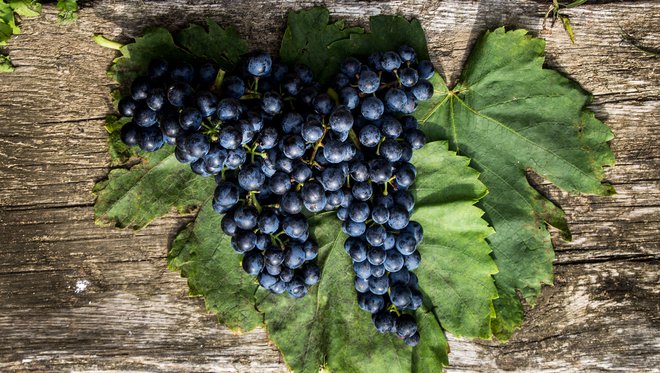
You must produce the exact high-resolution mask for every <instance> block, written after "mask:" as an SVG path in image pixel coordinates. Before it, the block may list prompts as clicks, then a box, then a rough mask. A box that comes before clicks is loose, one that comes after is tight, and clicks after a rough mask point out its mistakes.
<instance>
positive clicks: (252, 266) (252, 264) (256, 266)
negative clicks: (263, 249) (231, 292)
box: [241, 250, 264, 276]
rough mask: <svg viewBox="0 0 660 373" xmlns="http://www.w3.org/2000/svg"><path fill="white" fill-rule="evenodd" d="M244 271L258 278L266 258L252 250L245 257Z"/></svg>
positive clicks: (243, 262)
mask: <svg viewBox="0 0 660 373" xmlns="http://www.w3.org/2000/svg"><path fill="white" fill-rule="evenodd" d="M241 264H242V265H243V269H244V270H245V272H247V274H248V275H250V276H256V275H258V274H259V272H261V270H262V269H263V268H264V257H263V256H262V255H261V253H260V252H259V251H256V250H252V251H249V252H247V253H246V254H245V256H243V261H242V263H241Z"/></svg>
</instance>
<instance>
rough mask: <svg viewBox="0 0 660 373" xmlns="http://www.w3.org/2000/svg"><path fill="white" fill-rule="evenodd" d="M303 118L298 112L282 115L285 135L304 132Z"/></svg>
mask: <svg viewBox="0 0 660 373" xmlns="http://www.w3.org/2000/svg"><path fill="white" fill-rule="evenodd" d="M302 124H303V117H302V115H300V114H298V113H296V112H288V113H285V114H284V115H282V120H281V125H282V131H283V132H284V133H289V134H296V133H300V132H302Z"/></svg>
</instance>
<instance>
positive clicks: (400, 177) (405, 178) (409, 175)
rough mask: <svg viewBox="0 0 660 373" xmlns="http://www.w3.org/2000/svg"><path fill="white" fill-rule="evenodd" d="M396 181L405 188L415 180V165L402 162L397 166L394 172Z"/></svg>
mask: <svg viewBox="0 0 660 373" xmlns="http://www.w3.org/2000/svg"><path fill="white" fill-rule="evenodd" d="M394 176H395V177H396V181H397V183H398V184H399V185H400V186H402V187H404V188H407V187H409V186H411V185H412V184H413V183H414V182H415V177H416V176H417V170H416V169H415V166H413V165H412V164H410V163H404V164H403V165H401V167H399V169H398V170H397V171H396V172H395V173H394Z"/></svg>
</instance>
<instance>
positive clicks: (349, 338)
mask: <svg viewBox="0 0 660 373" xmlns="http://www.w3.org/2000/svg"><path fill="white" fill-rule="evenodd" d="M447 147H448V145H447V143H446V142H440V141H439V142H432V143H429V144H427V145H426V146H425V147H424V148H423V149H421V150H419V151H417V152H416V153H415V155H414V158H413V163H414V164H415V166H416V167H417V170H418V177H417V182H416V183H415V185H414V189H413V191H414V193H415V195H416V197H417V201H418V204H417V209H416V211H415V212H414V214H413V219H415V220H417V221H419V222H420V223H422V225H423V226H424V232H425V233H424V237H425V238H424V241H423V243H422V245H421V246H420V248H419V250H420V253H421V254H422V258H423V260H422V265H421V266H420V267H419V268H418V269H417V270H416V271H415V272H416V273H417V275H418V277H419V284H420V289H421V291H422V293H423V294H424V297H425V299H424V306H423V307H422V308H420V309H419V310H418V311H417V315H416V317H417V320H418V324H419V328H420V334H421V338H422V339H421V342H420V344H419V345H418V346H417V347H416V348H409V347H406V346H405V345H404V344H403V343H402V342H401V341H399V340H397V339H396V338H395V337H393V336H391V335H381V334H379V333H378V332H377V331H376V330H375V328H374V327H373V324H372V322H371V317H370V315H369V314H368V313H366V312H364V311H362V310H360V309H359V308H358V306H357V298H356V292H355V290H354V285H353V276H354V275H353V269H352V266H351V259H350V257H349V256H348V255H347V254H346V252H345V250H344V241H345V239H346V236H345V235H344V234H343V233H342V230H341V222H340V221H338V220H337V219H336V217H335V216H334V212H326V213H321V214H316V215H314V216H312V217H311V218H310V232H311V236H312V237H314V239H315V240H316V241H317V242H318V243H319V246H320V248H319V257H318V262H319V266H320V267H321V268H322V274H321V279H320V281H319V284H318V285H316V286H313V287H311V288H310V292H309V294H308V295H307V296H306V297H304V298H302V299H298V300H294V299H291V298H290V297H288V296H286V295H273V294H270V293H268V292H267V291H265V290H263V289H258V290H257V287H256V284H255V282H254V280H250V277H249V276H247V275H246V274H244V273H243V270H242V268H241V267H240V255H238V254H235V253H234V251H233V249H232V248H231V245H230V240H229V239H228V238H227V237H224V236H223V235H222V233H221V232H220V231H219V226H220V220H221V217H220V215H217V214H215V213H214V212H213V209H212V208H211V207H210V204H207V205H206V206H205V207H204V208H202V210H201V211H200V213H199V216H198V217H197V220H196V221H195V223H194V225H191V226H188V227H186V228H185V229H184V230H182V231H181V232H180V233H179V234H178V236H177V237H176V238H175V240H174V242H173V244H172V249H171V251H170V254H169V265H170V268H171V269H173V270H179V271H181V272H182V274H183V276H185V277H187V278H188V283H189V284H190V288H191V290H192V293H193V294H195V295H203V296H204V297H205V299H206V305H207V307H208V309H210V310H211V311H213V312H215V313H217V314H218V317H219V318H220V320H222V321H223V322H224V323H226V324H228V325H229V326H230V327H232V328H238V329H242V330H249V329H250V328H251V327H254V326H256V325H257V321H259V322H261V320H263V321H265V323H266V327H267V328H268V331H269V334H270V337H271V338H272V340H273V341H274V342H275V343H276V344H277V346H278V347H279V348H280V350H281V351H282V353H283V355H284V359H285V361H286V362H287V364H289V366H291V367H292V368H293V369H294V370H296V371H301V372H307V371H309V372H317V371H318V369H319V367H321V366H326V367H328V368H330V370H333V371H364V372H374V371H384V370H388V371H393V372H408V371H412V372H418V371H427V370H429V369H430V370H435V371H437V370H440V369H441V367H442V366H446V365H447V364H448V359H447V353H448V346H447V341H446V339H445V337H444V332H443V328H444V329H447V330H449V331H451V332H452V333H454V334H456V335H466V336H481V337H484V338H486V337H489V336H490V321H491V320H492V318H493V317H494V312H493V304H492V302H493V299H494V298H496V297H497V292H496V290H495V286H494V281H493V278H492V274H494V273H496V272H497V268H496V267H495V264H494V262H493V260H492V258H491V256H490V247H489V246H488V244H487V242H486V240H485V239H486V237H488V236H489V235H490V234H492V229H491V228H489V227H488V224H487V223H486V222H485V221H484V220H482V218H481V216H482V215H483V211H482V210H480V209H479V208H477V207H476V206H475V203H476V202H477V201H478V200H479V199H480V198H482V197H483V196H484V195H485V194H486V189H485V187H484V185H483V184H482V183H481V182H480V181H479V180H478V177H479V174H478V173H477V172H476V171H474V170H473V169H471V168H470V167H469V160H468V159H467V158H465V157H460V156H457V155H456V154H455V153H453V152H449V151H448V150H447ZM255 290H256V293H255ZM255 294H256V295H255ZM255 307H256V308H255ZM256 310H258V311H256ZM355 351H361V353H359V354H356V353H355Z"/></svg>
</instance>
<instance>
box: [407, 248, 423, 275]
mask: <svg viewBox="0 0 660 373" xmlns="http://www.w3.org/2000/svg"><path fill="white" fill-rule="evenodd" d="M421 260H422V256H421V254H420V253H419V251H414V252H413V253H412V254H410V255H408V256H406V257H405V262H406V268H408V270H409V271H413V270H415V269H417V267H419V263H420V262H421Z"/></svg>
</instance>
